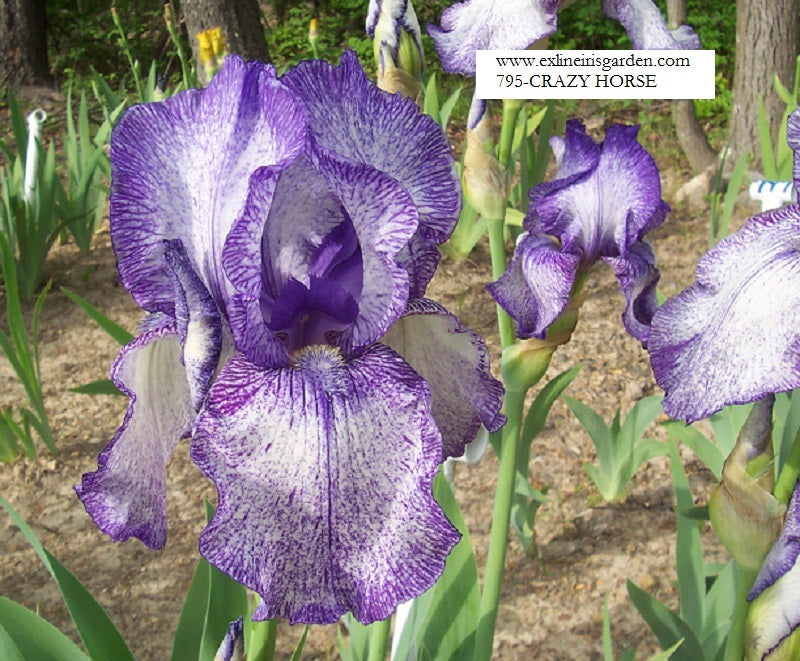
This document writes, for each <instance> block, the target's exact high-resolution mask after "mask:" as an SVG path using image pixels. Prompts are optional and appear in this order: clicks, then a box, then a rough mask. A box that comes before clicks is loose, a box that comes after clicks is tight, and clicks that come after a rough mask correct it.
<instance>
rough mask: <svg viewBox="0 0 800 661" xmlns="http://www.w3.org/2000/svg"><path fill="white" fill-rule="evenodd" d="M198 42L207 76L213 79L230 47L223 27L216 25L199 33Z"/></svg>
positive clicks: (201, 60)
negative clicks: (226, 41) (223, 32)
mask: <svg viewBox="0 0 800 661" xmlns="http://www.w3.org/2000/svg"><path fill="white" fill-rule="evenodd" d="M197 43H198V44H199V46H200V62H201V63H202V65H203V68H204V69H205V72H206V77H207V78H208V79H209V80H211V78H212V77H213V76H214V74H215V73H217V71H219V68H220V67H221V66H222V60H224V59H225V56H226V55H228V47H227V44H226V43H225V37H224V36H223V35H222V28H221V27H216V28H211V29H209V30H205V31H203V32H198V33H197Z"/></svg>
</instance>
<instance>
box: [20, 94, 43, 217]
mask: <svg viewBox="0 0 800 661" xmlns="http://www.w3.org/2000/svg"><path fill="white" fill-rule="evenodd" d="M26 119H27V121H28V147H27V151H26V152H25V187H24V189H23V190H24V193H23V195H24V199H25V206H28V207H29V206H31V204H33V194H34V193H35V192H36V168H37V167H38V165H39V164H38V160H39V150H38V149H37V148H36V141H37V140H39V138H40V137H41V135H42V122H44V120H45V119H47V113H46V112H45V111H44V110H42V109H41V108H37V109H36V110H34V111H33V112H32V113H30V114H29V115H28V117H27V118H26Z"/></svg>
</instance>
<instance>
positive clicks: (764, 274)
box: [648, 206, 800, 422]
mask: <svg viewBox="0 0 800 661" xmlns="http://www.w3.org/2000/svg"><path fill="white" fill-rule="evenodd" d="M799 232H800V207H797V206H789V207H784V208H783V209H779V210H775V211H770V212H767V213H764V214H761V215H759V216H755V217H753V218H751V219H750V220H749V221H748V222H747V223H746V224H745V226H744V227H743V228H742V229H741V230H739V231H738V232H736V233H735V234H732V235H731V236H729V237H727V238H725V239H723V240H722V241H720V242H719V243H718V244H717V245H716V246H714V248H712V249H711V250H710V251H709V252H708V253H706V255H705V256H703V257H702V258H701V259H700V261H699V263H698V264H697V270H696V276H695V277H696V282H695V283H694V284H693V285H691V286H690V287H688V288H687V289H686V290H684V291H683V292H681V293H680V294H678V295H677V296H675V297H674V298H671V299H669V300H668V301H667V302H666V303H664V305H663V306H662V307H661V308H660V309H659V310H658V312H656V313H655V315H654V317H653V322H652V325H651V329H650V339H649V344H648V351H649V352H650V362H651V364H652V366H653V372H654V373H655V377H656V381H657V382H658V384H659V385H660V386H661V387H662V388H663V389H664V391H665V392H666V397H665V398H664V410H665V411H666V412H667V413H668V414H669V415H670V416H672V417H673V418H679V419H681V420H686V421H687V422H692V421H694V420H699V419H701V418H705V417H707V416H709V415H711V414H712V413H714V412H715V411H718V410H719V409H721V408H722V407H723V406H726V405H728V404H744V403H747V402H752V401H754V400H756V399H758V398H760V397H761V396H762V395H765V394H767V393H772V392H783V391H787V390H792V389H794V388H797V387H800V334H799V333H798V328H797V310H798V309H799V307H798V306H800V254H798V248H797V236H798V233H799Z"/></svg>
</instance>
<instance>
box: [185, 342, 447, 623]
mask: <svg viewBox="0 0 800 661" xmlns="http://www.w3.org/2000/svg"><path fill="white" fill-rule="evenodd" d="M441 451H442V447H441V435H440V434H439V432H438V430H437V429H436V425H435V423H434V422H433V418H432V416H431V412H430V391H429V388H428V386H427V385H426V384H425V382H424V381H423V380H422V379H421V378H420V377H419V376H418V375H417V374H416V373H415V372H414V371H413V370H412V369H411V368H410V367H409V366H408V365H407V364H406V363H405V362H404V361H403V360H402V359H401V358H400V357H399V356H398V355H397V354H395V353H394V352H393V351H391V350H390V349H389V348H387V347H382V346H381V345H375V346H374V347H372V348H370V349H369V350H367V351H366V352H364V353H363V354H362V355H361V356H360V357H358V358H355V359H353V360H351V361H345V360H344V359H343V358H342V356H341V354H339V352H338V351H337V350H335V349H333V348H331V347H309V348H308V349H306V350H304V351H303V352H301V353H300V354H299V355H298V356H296V357H295V360H294V366H293V367H289V368H282V369H272V370H262V369H258V368H256V367H255V366H253V365H251V364H249V363H248V362H247V361H245V360H243V359H241V358H234V359H233V360H231V361H230V362H229V363H228V364H227V365H226V366H225V368H224V369H223V371H222V372H221V374H220V375H219V377H218V379H217V380H216V382H215V383H214V385H213V386H212V389H211V392H210V393H209V399H208V403H207V406H206V409H205V411H204V412H203V413H201V415H200V417H199V419H198V422H197V425H196V429H195V433H194V438H193V442H192V457H193V459H194V461H195V462H196V463H197V464H198V465H199V466H200V468H201V469H202V470H203V471H204V472H205V473H206V475H208V476H209V477H210V478H211V479H213V480H214V482H215V484H216V486H217V489H218V491H219V507H218V509H217V512H216V514H215V515H214V518H213V519H212V521H211V522H210V524H209V526H208V528H207V529H206V530H205V531H204V532H203V534H202V536H201V539H200V550H201V552H202V553H203V555H204V556H205V557H206V558H207V559H208V560H209V562H211V563H212V564H213V565H215V566H216V567H218V568H219V569H221V570H223V571H225V572H226V573H228V574H229V575H231V576H232V577H233V578H235V579H236V580H237V581H240V582H241V583H243V584H245V585H247V586H248V587H250V588H251V589H253V590H255V591H257V592H258V593H259V594H260V595H261V596H262V599H263V602H262V605H261V606H260V608H259V611H258V612H257V614H256V616H257V617H258V618H259V619H262V618H264V619H266V618H272V617H286V618H289V620H290V621H291V622H334V621H336V620H337V619H338V618H339V617H340V616H341V615H342V614H343V613H344V612H346V611H347V610H351V611H352V612H353V614H354V616H355V617H356V618H357V619H358V620H359V621H361V622H364V623H367V622H372V621H374V620H378V619H383V618H385V617H387V616H388V615H389V614H390V613H391V612H392V611H393V610H394V608H395V607H396V605H397V603H399V602H402V601H406V600H408V599H410V598H412V597H415V596H417V595H419V594H421V593H422V592H423V591H424V590H426V589H427V588H428V587H429V586H430V585H431V584H432V583H433V581H434V580H435V578H436V577H437V576H438V575H439V573H440V572H441V571H442V569H443V563H444V558H445V556H446V555H447V553H448V551H449V550H450V548H451V547H452V546H453V545H454V544H455V543H456V542H457V541H458V539H459V535H458V532H457V531H456V530H455V529H454V528H453V527H452V525H451V524H450V523H449V522H448V521H447V519H446V517H445V516H444V514H443V513H442V511H441V509H440V508H439V506H438V504H437V503H436V501H435V500H434V499H433V495H432V480H433V475H434V473H435V469H436V465H437V464H438V463H439V461H440V460H441Z"/></svg>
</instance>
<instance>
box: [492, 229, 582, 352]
mask: <svg viewBox="0 0 800 661" xmlns="http://www.w3.org/2000/svg"><path fill="white" fill-rule="evenodd" d="M579 264H580V258H579V257H578V256H577V255H573V254H570V253H567V252H563V251H561V250H559V248H558V246H557V245H556V244H555V242H554V241H553V240H552V239H551V238H550V237H547V236H543V235H540V234H529V233H525V234H522V235H521V236H520V238H519V239H518V241H517V247H516V248H515V249H514V257H513V258H512V260H511V264H510V265H509V267H508V270H507V271H506V272H505V273H504V274H503V275H502V276H500V279H499V280H497V282H493V283H490V284H489V285H487V287H486V288H487V289H488V290H489V293H490V294H491V295H492V298H494V300H495V301H497V304H498V305H499V306H500V307H502V308H503V309H504V310H505V311H506V312H508V314H509V315H511V317H512V318H513V319H514V321H515V322H516V324H517V336H518V337H521V338H529V337H538V338H540V339H541V338H544V336H545V335H546V334H547V329H548V327H549V326H550V324H552V323H553V322H554V321H555V320H556V318H557V317H558V315H560V314H561V312H563V310H564V308H565V307H566V305H567V303H568V302H569V295H570V291H571V290H572V285H573V283H574V281H575V274H576V273H577V270H578V266H579Z"/></svg>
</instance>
